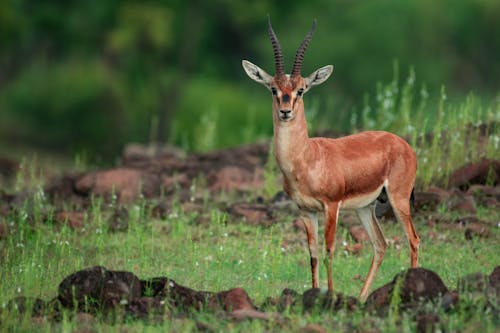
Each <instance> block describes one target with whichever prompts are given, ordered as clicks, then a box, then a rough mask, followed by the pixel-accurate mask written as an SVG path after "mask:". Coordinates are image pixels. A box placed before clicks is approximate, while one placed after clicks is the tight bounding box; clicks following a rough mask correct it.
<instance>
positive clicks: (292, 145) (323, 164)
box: [242, 17, 419, 301]
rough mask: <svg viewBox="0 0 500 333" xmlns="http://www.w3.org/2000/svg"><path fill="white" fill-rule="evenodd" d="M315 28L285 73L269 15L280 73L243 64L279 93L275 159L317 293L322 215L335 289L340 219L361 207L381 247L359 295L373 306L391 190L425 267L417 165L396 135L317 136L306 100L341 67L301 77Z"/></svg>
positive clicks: (415, 259)
mask: <svg viewBox="0 0 500 333" xmlns="http://www.w3.org/2000/svg"><path fill="white" fill-rule="evenodd" d="M315 27H316V20H315V21H314V22H313V25H312V27H311V29H310V31H309V32H308V34H307V35H306V37H305V38H304V40H303V42H302V44H300V46H299V48H298V50H297V53H296V56H295V61H294V63H293V68H292V73H291V74H290V75H287V74H285V69H284V64H283V55H282V51H281V46H280V43H279V41H278V38H277V37H276V34H275V33H274V31H273V28H272V26H271V21H270V19H269V17H268V33H269V37H270V38H271V43H272V46H273V50H274V60H275V65H276V74H275V75H274V76H271V75H269V74H268V73H266V72H265V71H264V70H262V69H261V68H260V67H258V66H256V65H254V64H252V63H251V62H249V61H247V60H243V62H242V64H243V68H244V69H245V72H246V73H247V74H248V76H249V77H250V78H251V79H253V80H254V81H256V82H258V83H261V84H263V85H264V86H266V87H267V88H268V89H269V90H270V91H271V93H272V101H273V102H272V103H273V104H272V108H273V124H274V154H275V157H276V160H277V162H278V165H279V168H280V169H281V172H282V173H283V188H284V190H285V191H286V193H288V195H289V196H290V197H291V198H292V199H293V201H294V202H295V203H296V204H297V205H298V207H299V209H300V212H301V219H302V220H303V223H304V225H305V229H306V231H307V242H308V246H309V253H310V258H311V273H312V286H313V288H317V287H318V245H317V244H318V218H317V213H318V212H323V213H324V214H325V243H326V244H325V245H326V252H327V253H326V258H325V264H326V268H327V276H328V289H329V290H333V280H332V261H333V252H334V240H335V230H336V229H337V219H338V214H339V210H340V209H353V210H355V211H356V213H357V215H358V217H359V219H360V220H361V223H362V224H363V226H364V228H365V229H366V231H367V232H368V235H369V237H370V240H371V242H372V245H373V250H374V255H373V259H372V263H371V266H370V270H369V272H368V275H367V277H366V280H365V283H364V285H363V287H362V289H361V293H360V296H359V297H360V299H361V300H362V301H365V300H366V298H367V297H368V292H369V290H370V286H371V284H372V282H373V280H374V278H375V275H376V273H377V271H378V268H379V267H380V264H381V263H382V260H383V257H384V253H385V250H386V247H387V243H386V241H385V238H384V235H383V233H382V230H381V229H380V226H379V223H378V221H377V218H376V216H375V203H376V200H377V198H378V197H379V195H380V194H381V193H382V191H383V190H384V189H385V192H386V193H387V197H388V199H389V202H390V204H391V206H392V208H393V210H394V213H395V215H396V217H397V219H398V220H399V222H400V223H401V224H402V225H403V228H404V231H405V233H406V236H407V238H408V241H409V245H410V256H411V267H417V265H418V246H419V237H418V236H417V234H416V232H415V229H414V227H413V223H412V219H411V215H410V197H411V195H412V192H413V186H414V182H415V172H416V169H417V160H416V156H415V152H414V151H413V150H412V148H411V147H410V146H409V145H408V144H407V143H406V142H405V141H404V140H403V139H401V138H400V137H398V136H396V135H394V134H391V133H388V132H382V131H369V132H362V133H359V134H354V135H349V136H346V137H342V138H338V139H327V138H309V136H308V133H307V124H306V117H305V114H304V101H303V96H304V94H305V93H306V92H307V91H308V90H309V89H311V87H313V86H316V85H319V84H321V83H323V82H324V81H325V80H326V79H328V77H329V76H330V74H331V73H332V71H333V66H331V65H328V66H325V67H321V68H320V69H318V70H316V71H314V72H313V73H312V74H311V75H309V76H307V77H302V76H301V67H302V61H303V59H304V53H305V51H306V48H307V46H308V45H309V42H310V41H311V38H312V35H313V32H314V29H315Z"/></svg>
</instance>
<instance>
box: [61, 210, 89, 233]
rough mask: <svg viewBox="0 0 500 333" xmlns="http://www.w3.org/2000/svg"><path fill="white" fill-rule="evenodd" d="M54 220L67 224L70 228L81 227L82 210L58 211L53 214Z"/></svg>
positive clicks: (83, 220) (82, 221)
mask: <svg viewBox="0 0 500 333" xmlns="http://www.w3.org/2000/svg"><path fill="white" fill-rule="evenodd" d="M54 220H55V221H56V222H58V223H60V224H67V225H68V226H70V227H71V228H72V229H77V230H79V229H82V228H83V227H84V226H85V213H84V212H64V211H63V212H59V213H56V215H55V216H54Z"/></svg>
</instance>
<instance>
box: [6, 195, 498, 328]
mask: <svg viewBox="0 0 500 333" xmlns="http://www.w3.org/2000/svg"><path fill="white" fill-rule="evenodd" d="M211 200H213V199H211ZM36 205H38V206H39V210H42V211H47V210H50V207H49V206H48V205H47V204H45V203H44V202H43V200H40V201H38V202H37V203H36ZM211 205H212V203H211V202H206V203H205V204H204V207H206V212H208V215H209V216H210V222H209V223H208V224H199V223H198V220H199V216H198V215H197V214H194V213H184V212H183V211H182V208H181V206H180V204H178V205H174V207H173V209H172V211H171V213H170V215H169V216H168V217H167V218H166V219H164V220H161V219H155V218H153V217H152V216H151V214H150V210H149V209H148V205H147V203H146V202H145V201H138V202H136V203H134V204H133V205H131V206H130V207H129V209H130V216H131V218H130V222H129V228H128V230H127V231H125V232H117V233H112V232H109V231H108V230H107V222H106V219H107V218H106V216H107V215H108V211H109V208H110V207H107V206H105V205H104V204H103V203H102V202H100V201H99V200H96V201H95V203H94V205H93V207H91V208H89V210H87V219H88V220H87V222H86V225H85V228H84V229H82V230H80V231H75V230H72V229H70V228H69V227H67V226H62V227H61V226H60V225H58V224H57V223H55V222H53V221H52V220H51V219H50V218H48V219H40V220H39V221H36V219H35V221H30V220H29V219H28V218H27V216H29V215H31V214H30V213H29V212H28V211H27V210H26V209H22V210H20V211H18V212H14V213H12V214H11V215H10V216H9V217H8V219H7V221H8V224H9V227H10V230H11V235H10V236H9V237H8V238H7V239H6V240H4V241H2V242H0V249H1V260H2V266H1V269H0V278H1V280H2V281H3V282H2V284H1V286H0V300H1V302H2V303H1V304H2V305H3V306H4V307H5V304H6V302H7V300H9V299H11V298H13V297H16V296H19V295H26V296H31V297H40V298H42V299H45V300H49V299H51V298H53V297H55V296H56V294H57V287H58V284H59V282H60V281H61V280H62V279H63V278H64V277H65V276H67V275H69V274H71V273H73V272H74V271H76V270H79V269H82V268H84V267H88V266H93V265H102V266H105V267H107V268H109V269H115V270H128V271H132V272H134V273H135V274H136V275H138V276H139V277H140V278H148V277H154V276H168V277H169V278H172V279H174V280H176V281H177V282H178V283H180V284H182V285H185V286H188V287H191V288H194V289H197V290H211V291H220V290H227V289H230V288H233V287H243V288H244V289H245V290H246V291H247V292H248V293H249V295H250V297H251V298H252V299H253V300H254V301H255V304H262V302H263V301H264V300H265V299H266V297H268V296H272V297H276V296H278V295H279V293H280V292H281V290H283V289H284V288H287V287H288V288H292V289H295V290H297V291H299V292H303V291H305V290H306V289H308V288H309V287H310V272H309V264H308V253H307V250H306V243H305V235H303V234H300V233H298V232H297V231H295V230H294V229H293V226H292V223H290V222H291V220H292V219H293V215H290V214H288V213H284V214H281V215H280V216H279V220H278V222H277V223H276V224H274V225H273V226H271V227H268V228H263V227H255V226H248V225H246V224H245V223H244V222H243V221H237V220H234V219H233V218H231V217H230V216H228V215H226V214H225V213H224V212H222V211H220V210H218V209H217V208H211V207H210V206H211ZM48 208H49V209H48ZM445 214H448V215H449V216H451V215H452V214H453V212H445ZM481 214H482V216H480V218H481V219H486V220H487V221H489V222H490V223H495V222H496V221H498V220H500V214H499V213H498V212H494V211H486V210H483V213H481ZM426 221H427V219H426V217H425V215H423V214H419V215H418V217H417V219H416V222H415V223H416V228H417V230H418V232H419V234H420V235H421V238H422V246H421V257H420V259H421V261H420V262H421V265H422V266H423V267H426V268H429V269H432V270H435V271H437V272H438V273H439V274H440V275H441V277H442V278H443V280H444V282H445V284H446V285H447V286H449V287H450V289H454V288H455V286H456V284H457V279H458V278H459V277H461V276H463V275H465V274H468V273H472V272H482V273H485V274H489V273H490V272H491V270H492V269H493V267H495V266H496V265H498V264H499V262H498V253H497V245H498V240H499V239H500V232H499V230H498V229H494V230H493V231H492V235H491V236H490V237H489V238H486V239H481V240H472V241H465V240H464V237H463V232H456V231H443V232H442V238H443V239H442V240H432V241H431V240H430V239H429V238H428V233H429V232H430V230H431V229H430V228H429V227H427V226H426ZM167 230H169V231H167ZM383 230H384V232H385V235H386V237H387V238H389V239H394V237H396V236H398V237H401V238H402V237H403V233H402V230H401V227H400V226H399V225H398V224H396V223H393V222H390V221H387V222H385V223H384V225H383ZM337 236H338V237H337V247H336V255H335V261H334V281H335V283H336V289H337V290H340V291H342V292H343V293H346V294H349V295H357V294H358V292H359V290H360V289H361V285H362V282H361V281H359V280H357V279H355V277H356V276H357V275H362V276H364V275H365V274H366V272H367V270H368V267H369V263H370V261H371V256H372V251H371V248H370V247H369V246H368V245H366V246H365V247H364V248H363V249H362V251H361V252H360V254H359V255H352V254H349V252H347V251H345V250H344V249H343V243H349V242H352V240H351V239H350V236H348V234H347V232H346V230H345V228H343V227H342V225H341V227H340V228H339V232H338V235H337ZM408 266H409V251H408V249H407V247H406V242H401V244H397V245H392V246H390V248H389V250H388V252H387V254H386V257H385V260H384V263H383V265H382V268H381V270H380V272H379V274H378V276H377V279H376V280H375V284H374V286H373V288H377V287H379V286H381V285H382V284H385V283H387V282H388V281H390V280H391V279H392V278H393V276H394V275H395V274H396V273H398V272H400V271H401V270H404V269H406V268H407V267H408ZM320 272H321V274H320V279H321V285H322V286H323V287H324V286H325V284H326V276H325V269H324V267H322V266H321V267H320ZM479 315H483V314H481V313H480V312H478V316H479ZM196 316H199V317H200V318H203V320H205V321H208V322H210V323H211V324H212V325H215V327H217V330H219V329H221V330H224V331H225V330H228V331H231V330H237V331H240V330H242V331H245V330H246V329H247V328H248V329H250V328H251V329H255V330H257V331H263V330H266V327H267V326H266V325H268V324H266V323H263V322H246V323H244V324H242V325H235V324H234V323H230V322H226V321H220V320H218V319H217V318H216V317H215V316H214V315H213V314H209V313H208V314H207V313H201V314H199V315H196ZM196 316H195V317H196ZM364 316H365V314H363V313H361V312H360V313H356V314H355V315H354V318H352V317H348V316H346V314H345V313H343V312H340V313H338V314H335V315H333V316H332V315H326V314H312V315H302V314H290V315H289V318H288V319H289V320H290V322H287V324H285V326H284V327H282V328H284V329H290V328H293V327H296V328H297V327H299V326H295V325H302V326H303V325H305V324H307V323H311V322H317V323H321V324H322V325H324V323H325V322H326V323H332V324H334V323H335V325H337V326H338V325H340V326H338V327H341V326H342V325H341V324H343V325H344V324H345V325H347V324H352V323H353V322H354V323H355V322H356V321H359V323H360V325H362V322H363V318H364ZM457 316H459V314H458V315H457ZM0 318H1V322H2V326H3V327H5V328H8V329H9V330H14V331H31V330H33V329H39V330H41V331H44V330H48V331H52V330H56V331H72V330H73V329H75V328H77V327H78V322H76V321H71V320H68V321H67V322H62V323H60V324H50V323H48V322H45V323H43V324H41V325H40V324H37V323H34V322H33V321H31V320H29V319H25V320H24V321H23V322H22V324H21V325H20V326H19V323H18V320H17V319H16V317H15V316H9V315H8V312H4V313H3V315H2V317H0ZM370 318H371V319H370V320H376V321H378V322H377V323H376V324H375V325H376V326H375V327H377V328H379V329H381V330H382V331H387V330H389V331H393V330H396V331H399V329H401V326H400V325H396V326H391V325H392V324H390V322H386V321H383V320H381V319H374V318H372V317H370ZM478 318H480V317H478ZM195 319H196V320H201V319H199V318H195ZM193 323H194V321H193V320H180V319H178V320H174V321H167V322H165V323H164V324H163V325H164V326H155V325H154V326H150V325H148V324H144V323H142V324H141V323H133V324H132V325H128V324H124V325H116V326H109V325H107V324H95V327H96V328H97V329H98V330H103V331H120V330H121V329H122V328H123V327H127V330H129V329H130V330H131V331H142V330H144V329H150V330H156V329H158V330H162V329H170V330H172V331H178V330H180V331H189V330H190V327H192V325H193ZM393 324H394V325H395V323H393ZM445 324H446V325H449V327H450V328H454V329H456V328H460V327H461V325H462V322H461V320H460V318H459V317H456V316H450V317H449V319H447V320H446V321H445ZM38 325H40V326H38ZM274 325H277V326H276V327H275V329H279V328H280V327H281V325H282V324H281V323H274ZM413 325H414V323H413V322H412V320H410V319H408V322H406V321H404V324H403V328H404V327H405V326H407V329H408V331H413V330H414V327H413ZM481 325H483V326H481V327H482V328H484V329H485V331H489V330H490V329H491V328H492V327H494V323H493V322H492V318H490V317H489V316H488V315H487V314H484V317H481ZM391 327H392V328H391ZM403 331H406V329H404V330H403Z"/></svg>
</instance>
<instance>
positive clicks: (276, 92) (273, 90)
mask: <svg viewBox="0 0 500 333" xmlns="http://www.w3.org/2000/svg"><path fill="white" fill-rule="evenodd" d="M271 92H272V93H273V95H276V94H278V91H277V90H276V88H274V87H272V88H271Z"/></svg>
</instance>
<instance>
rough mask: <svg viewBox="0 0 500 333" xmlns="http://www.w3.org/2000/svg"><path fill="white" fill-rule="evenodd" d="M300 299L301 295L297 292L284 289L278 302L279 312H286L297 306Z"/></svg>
mask: <svg viewBox="0 0 500 333" xmlns="http://www.w3.org/2000/svg"><path fill="white" fill-rule="evenodd" d="M299 297H300V295H299V293H298V292H296V291H295V290H293V289H289V288H285V289H283V291H282V292H281V296H280V298H279V301H278V311H279V312H285V311H286V310H287V309H288V308H290V307H293V306H295V305H296V304H297V301H298V299H299Z"/></svg>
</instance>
